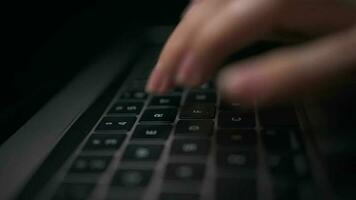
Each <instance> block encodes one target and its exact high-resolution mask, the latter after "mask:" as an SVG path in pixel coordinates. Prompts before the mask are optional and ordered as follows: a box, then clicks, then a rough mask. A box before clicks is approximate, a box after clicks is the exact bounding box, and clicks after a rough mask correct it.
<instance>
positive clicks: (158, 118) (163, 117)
mask: <svg viewBox="0 0 356 200" xmlns="http://www.w3.org/2000/svg"><path fill="white" fill-rule="evenodd" d="M176 115H177V109H175V108H162V109H147V110H146V111H145V112H144V113H143V115H142V117H141V121H144V122H167V123H171V122H173V121H174V119H175V118H176Z"/></svg>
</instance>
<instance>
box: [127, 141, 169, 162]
mask: <svg viewBox="0 0 356 200" xmlns="http://www.w3.org/2000/svg"><path fill="white" fill-rule="evenodd" d="M162 150H163V145H140V144H130V145H128V146H127V148H126V151H125V153H124V155H123V160H124V161H156V160H158V159H159V157H160V155H161V153H162Z"/></svg>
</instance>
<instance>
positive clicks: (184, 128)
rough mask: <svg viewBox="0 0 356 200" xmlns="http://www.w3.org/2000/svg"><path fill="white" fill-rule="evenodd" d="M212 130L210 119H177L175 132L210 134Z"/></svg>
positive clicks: (212, 124)
mask: <svg viewBox="0 0 356 200" xmlns="http://www.w3.org/2000/svg"><path fill="white" fill-rule="evenodd" d="M213 130H214V122H213V121H212V120H179V121H178V123H177V126H176V131H175V133H176V134H177V135H185V136H203V137H204V136H205V137H208V136H211V135H212V134H213Z"/></svg>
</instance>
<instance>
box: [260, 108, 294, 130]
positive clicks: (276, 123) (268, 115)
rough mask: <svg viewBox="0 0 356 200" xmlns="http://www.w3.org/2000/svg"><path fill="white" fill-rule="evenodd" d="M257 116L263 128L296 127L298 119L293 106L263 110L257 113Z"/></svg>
mask: <svg viewBox="0 0 356 200" xmlns="http://www.w3.org/2000/svg"><path fill="white" fill-rule="evenodd" d="M259 116H260V122H261V125H262V126H263V127H267V128H276V127H286V126H294V127H296V126H298V119H297V115H296V112H295V110H294V108H293V106H279V107H273V108H272V107H271V108H264V109H262V110H261V111H260V112H259Z"/></svg>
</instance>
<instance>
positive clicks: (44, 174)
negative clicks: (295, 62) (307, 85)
mask: <svg viewBox="0 0 356 200" xmlns="http://www.w3.org/2000/svg"><path fill="white" fill-rule="evenodd" d="M84 19H87V18H86V17H84ZM173 28H174V25H173V26H154V25H145V26H143V25H142V26H137V27H125V30H120V31H119V32H120V34H118V35H117V36H116V37H114V38H112V39H110V40H109V41H110V42H109V43H110V45H108V46H105V48H104V47H103V48H99V53H96V54H95V56H91V59H88V58H81V59H82V60H84V61H82V63H85V64H83V65H84V67H82V68H80V69H77V73H74V75H73V78H68V79H66V80H65V81H63V82H61V84H62V87H60V89H59V90H58V91H56V93H55V94H54V95H51V96H50V98H49V99H48V100H46V103H45V104H43V105H41V106H39V109H38V110H36V112H34V114H32V115H31V117H29V118H28V120H27V121H26V122H25V123H23V124H21V126H20V127H19V128H18V129H16V131H14V133H13V134H11V136H10V137H9V138H8V139H6V140H5V141H4V142H3V143H2V144H1V146H0V187H1V189H0V199H4V200H6V199H16V200H22V199H26V200H31V199H36V200H48V199H53V200H62V199H66V200H72V199H73V200H84V199H89V200H107V199H110V200H111V199H117V200H235V199H236V200H237V199H239V200H255V199H256V200H264V199H266V200H274V199H275V200H287V199H288V200H289V199H293V200H294V199H295V200H312V199H313V200H314V199H330V200H332V199H335V200H351V199H355V198H356V192H355V189H356V188H355V186H356V171H355V170H356V157H355V155H356V154H355V153H356V148H355V142H356V140H355V139H356V129H355V128H356V127H355V125H354V122H355V119H356V117H355V116H356V114H355V113H356V112H355V111H356V109H355V108H356V104H355V102H356V101H355V94H356V93H355V88H356V87H355V86H356V84H355V81H353V80H350V81H345V83H344V85H343V86H342V87H339V89H338V90H337V91H333V92H331V91H330V92H325V95H319V96H318V97H311V96H310V97H305V98H303V99H292V100H290V101H288V102H283V103H280V104H276V105H273V106H267V107H266V106H265V107H263V106H259V105H258V104H256V105H255V106H254V107H252V108H248V109H246V108H244V107H242V106H241V105H240V104H239V102H232V103H231V102H225V101H224V100H223V99H222V98H221V96H220V94H219V91H218V90H217V89H216V87H215V82H214V80H211V81H208V82H206V83H204V84H202V85H201V86H199V87H197V88H191V89H186V88H175V89H174V90H173V91H171V92H169V93H167V94H165V95H162V96H153V95H150V94H147V93H146V92H145V91H144V86H145V83H146V80H147V77H148V75H149V73H150V71H151V70H152V67H153V66H154V64H155V62H156V60H157V56H158V55H159V53H160V50H161V48H162V46H163V45H164V42H165V41H166V39H167V37H168V36H169V34H170V33H171V31H172V30H173ZM70 33H71V31H68V32H65V33H60V34H59V36H61V34H70ZM275 46H276V44H272V43H269V42H260V43H257V44H255V45H252V46H251V47H248V48H246V49H244V50H242V51H240V52H237V53H236V56H233V57H232V58H231V60H234V61H236V60H239V59H244V58H246V57H248V56H251V55H256V54H258V53H263V52H265V51H268V50H269V49H272V48H274V47H275ZM53 48H55V47H53ZM42 55H46V54H42ZM48 59H50V58H48ZM52 61H53V60H52ZM62 64H63V63H62ZM53 78H54V77H53ZM19 117H20V116H19Z"/></svg>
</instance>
